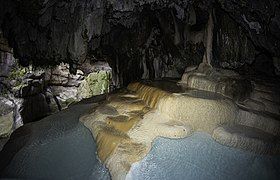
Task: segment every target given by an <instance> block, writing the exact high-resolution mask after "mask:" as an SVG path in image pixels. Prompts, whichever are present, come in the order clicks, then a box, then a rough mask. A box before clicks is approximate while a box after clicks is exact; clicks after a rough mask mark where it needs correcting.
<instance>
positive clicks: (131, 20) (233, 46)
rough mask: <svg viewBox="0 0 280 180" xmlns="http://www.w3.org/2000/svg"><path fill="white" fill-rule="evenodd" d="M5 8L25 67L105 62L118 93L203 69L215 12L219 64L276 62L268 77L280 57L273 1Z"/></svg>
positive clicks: (5, 4)
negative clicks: (207, 30)
mask: <svg viewBox="0 0 280 180" xmlns="http://www.w3.org/2000/svg"><path fill="white" fill-rule="evenodd" d="M36 2H37V1H36ZM0 7H1V8H2V9H0V12H1V13H0V24H1V27H3V32H4V35H5V37H7V38H8V40H9V43H10V45H11V46H12V47H13V48H14V51H15V56H16V57H17V58H18V59H19V62H20V63H21V64H22V65H28V64H33V65H34V66H44V65H47V66H48V65H55V64H56V65H58V64H60V63H61V62H65V63H67V64H69V65H70V66H69V70H70V72H71V73H76V72H77V70H78V69H80V66H83V64H84V63H85V62H88V61H91V62H97V61H99V60H102V61H106V62H108V63H109V65H110V67H112V71H113V82H114V86H115V87H122V86H124V85H127V84H128V83H129V82H131V81H135V80H138V79H141V78H146V79H157V78H161V77H173V78H179V77H180V76H181V75H182V74H183V73H184V70H185V68H186V67H188V66H192V65H198V64H199V63H200V62H201V61H202V57H203V54H204V51H205V48H204V44H205V43H204V39H205V37H204V31H205V25H206V24H207V20H208V16H209V12H210V11H211V9H212V10H213V12H214V16H213V17H214V28H215V29H214V34H216V39H215V40H214V47H213V48H214V57H213V58H214V61H213V62H214V63H213V65H214V66H222V67H226V68H231V69H239V68H243V67H244V66H245V65H246V66H247V64H248V65H249V66H252V71H255V69H257V70H259V67H260V66H261V65H260V64H267V63H266V62H270V64H271V65H272V66H269V67H268V68H273V70H272V72H273V73H268V74H270V75H274V66H273V62H274V61H275V62H278V61H276V60H274V61H273V59H279V56H280V55H279V52H280V51H279V49H280V47H279V46H280V39H279V27H280V26H279V13H278V10H279V2H277V1H273V0H265V1H238V2H236V1H234V0H219V1H215V2H214V1H206V0H193V1H190V0H175V1H156V0H141V1H131V0H130V1H123V0H122V1H114V0H106V1H101V0H97V1H92V0H88V1H79V0H73V1H57V0H54V1H49V0H48V1H40V2H37V3H35V1H27V0H24V1H5V0H2V1H1V6H0ZM215 13H216V14H215ZM234 39H236V41H234ZM224 47H225V48H224ZM229 51H232V52H229ZM255 55H256V57H255ZM259 56H260V57H261V58H257V57H259ZM263 56H266V58H265V59H266V60H265V63H263V61H262V60H263V58H262V57H263ZM255 61H261V62H260V63H258V62H256V63H254V62H255ZM252 62H253V63H252ZM252 64H254V65H252ZM274 64H275V63H274ZM275 66H277V63H276V65H275ZM246 71H247V70H246ZM246 71H245V72H246Z"/></svg>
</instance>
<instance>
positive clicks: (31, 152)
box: [0, 101, 110, 180]
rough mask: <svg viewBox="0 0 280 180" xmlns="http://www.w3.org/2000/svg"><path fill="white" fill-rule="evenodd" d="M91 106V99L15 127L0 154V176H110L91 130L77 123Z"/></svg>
mask: <svg viewBox="0 0 280 180" xmlns="http://www.w3.org/2000/svg"><path fill="white" fill-rule="evenodd" d="M92 108H93V104H92V103H91V102H90V101H89V102H84V103H79V104H77V105H75V106H73V107H70V108H69V109H67V110H64V111H62V112H59V113H57V114H54V115H51V116H49V117H47V118H44V119H43V120H41V121H38V122H35V123H30V124H26V125H25V126H23V127H22V128H20V129H18V130H17V131H16V132H17V134H16V133H14V137H11V139H10V141H9V142H8V144H7V146H5V147H4V149H3V150H2V151H1V153H0V167H1V168H3V169H2V171H0V177H2V178H20V179H52V180H53V179H79V180H80V179H83V180H84V179H85V180H86V179H102V180H106V179H110V175H109V172H108V170H107V169H106V168H105V167H104V165H102V163H101V162H100V161H99V160H98V158H97V155H96V144H95V142H94V139H93V137H92V135H91V132H90V131H89V130H88V129H87V128H86V127H84V126H83V125H82V124H81V123H80V122H79V117H80V115H82V114H84V113H86V112H87V111H88V110H90V109H92ZM1 168H0V170H1Z"/></svg>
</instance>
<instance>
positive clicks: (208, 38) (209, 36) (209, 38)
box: [203, 10, 214, 66]
mask: <svg viewBox="0 0 280 180" xmlns="http://www.w3.org/2000/svg"><path fill="white" fill-rule="evenodd" d="M212 13H213V12H212V10H211V11H210V12H209V19H208V23H207V28H206V31H205V47H206V52H205V54H204V57H203V63H205V64H207V65H210V66H211V60H212V46H213V29H214V23H213V14H212Z"/></svg>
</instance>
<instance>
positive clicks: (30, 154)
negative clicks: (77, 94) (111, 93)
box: [0, 102, 280, 180]
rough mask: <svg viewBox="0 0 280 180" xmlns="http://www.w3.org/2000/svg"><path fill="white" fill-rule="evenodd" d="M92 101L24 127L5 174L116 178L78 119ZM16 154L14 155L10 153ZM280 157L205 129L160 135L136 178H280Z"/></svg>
mask: <svg viewBox="0 0 280 180" xmlns="http://www.w3.org/2000/svg"><path fill="white" fill-rule="evenodd" d="M90 109H92V104H91V102H85V103H81V104H78V105H76V106H73V107H70V108H69V109H67V110H64V111H62V112H60V113H58V114H54V115H52V116H49V117H47V118H45V119H43V120H41V121H38V122H36V123H31V124H28V125H26V126H24V127H23V128H22V129H20V130H18V131H17V132H18V134H15V137H13V138H11V140H10V141H9V143H8V146H5V148H4V149H3V151H1V153H0V169H1V167H2V168H3V167H4V169H2V171H1V174H0V176H1V177H3V178H21V179H23V178H24V179H39V178H43V179H83V180H84V179H85V180H86V179H102V180H107V179H110V176H109V172H108V170H107V169H106V168H105V167H104V166H103V165H102V163H100V161H99V160H98V158H97V155H96V144H95V142H94V140H93V137H92V135H91V133H90V131H89V130H88V129H87V128H85V127H84V126H83V125H82V124H81V123H80V122H79V121H78V118H79V116H80V115H81V114H84V113H85V112H86V111H88V110H90ZM9 157H11V158H9ZM279 174H280V157H279V156H265V155H262V156H260V155H256V154H253V153H250V152H246V151H242V150H239V149H235V148H230V147H226V146H222V145H220V144H218V143H216V142H215V141H214V140H213V139H212V138H211V136H209V135H208V134H205V133H194V134H193V135H192V136H191V137H187V138H184V139H176V140H175V139H166V138H158V139H156V140H155V142H154V143H153V147H152V150H151V152H150V153H149V154H148V155H147V156H146V157H145V158H144V159H143V160H142V161H140V162H139V163H136V164H134V165H133V167H132V169H131V171H130V173H129V176H128V177H130V178H131V177H132V179H134V180H137V179H141V180H142V179H158V180H165V179H167V180H169V179H170V180H177V179H178V180H181V179H182V180H183V179H184V180H185V179H207V180H208V179H215V180H216V179H238V180H239V179H280V175H279Z"/></svg>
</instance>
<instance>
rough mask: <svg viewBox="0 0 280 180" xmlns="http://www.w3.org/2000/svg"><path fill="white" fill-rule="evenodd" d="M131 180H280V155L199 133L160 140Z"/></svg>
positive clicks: (133, 171)
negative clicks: (255, 151)
mask: <svg viewBox="0 0 280 180" xmlns="http://www.w3.org/2000/svg"><path fill="white" fill-rule="evenodd" d="M132 177H133V178H132ZM128 179H134V180H137V179H170V180H171V179H172V180H173V179H176V180H180V179H182V180H183V179H184V180H185V179H207V180H208V179H213V180H214V179H215V180H216V179H227V180H228V179H239V180H240V179H270V180H271V179H280V156H267V155H261V156H260V155H256V154H253V153H250V152H246V151H242V150H239V149H235V148H230V147H226V146H222V145H220V144H218V143H217V142H215V141H214V140H213V139H212V138H211V136H209V135H208V134H205V133H200V132H197V133H194V134H193V135H192V136H191V137H187V138H184V139H179V140H174V139H166V138H158V139H156V140H155V142H154V143H153V147H152V150H151V151H150V153H149V154H148V155H147V156H146V157H145V158H144V159H143V160H142V161H141V162H139V163H135V164H134V165H133V166H132V169H131V171H130V173H129V175H128Z"/></svg>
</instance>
